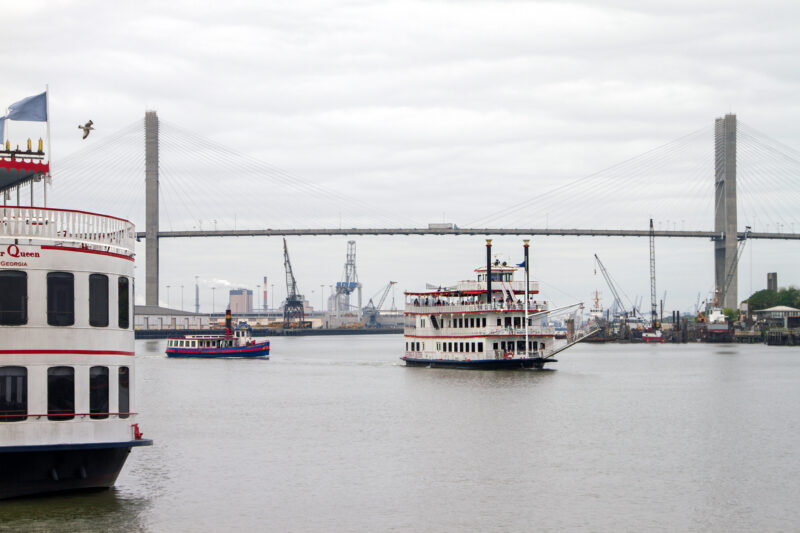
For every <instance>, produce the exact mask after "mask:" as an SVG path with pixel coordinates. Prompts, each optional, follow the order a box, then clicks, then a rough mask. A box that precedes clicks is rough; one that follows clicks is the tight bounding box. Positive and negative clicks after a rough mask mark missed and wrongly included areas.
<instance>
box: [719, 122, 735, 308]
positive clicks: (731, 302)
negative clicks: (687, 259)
mask: <svg viewBox="0 0 800 533" xmlns="http://www.w3.org/2000/svg"><path fill="white" fill-rule="evenodd" d="M714 161H715V163H714V168H715V172H714V174H715V176H714V231H715V232H716V233H717V235H718V237H717V238H716V240H715V241H714V282H715V285H716V288H717V289H718V290H719V291H723V290H724V286H725V278H726V277H727V274H728V273H729V272H733V278H732V281H731V283H730V288H729V289H728V291H727V292H726V293H725V299H724V301H723V302H721V303H722V305H723V307H730V308H733V309H736V308H737V307H738V306H739V294H738V286H739V274H738V265H737V260H736V259H737V258H736V255H737V250H736V248H737V244H738V240H737V226H736V115H732V114H727V115H725V117H724V118H718V119H716V121H715V124H714Z"/></svg>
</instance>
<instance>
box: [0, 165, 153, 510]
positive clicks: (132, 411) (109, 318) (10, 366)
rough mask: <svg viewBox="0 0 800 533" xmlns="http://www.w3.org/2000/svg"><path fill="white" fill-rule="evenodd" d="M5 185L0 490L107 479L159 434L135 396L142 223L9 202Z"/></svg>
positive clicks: (58, 487) (0, 209) (0, 229)
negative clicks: (140, 415) (147, 429)
mask: <svg viewBox="0 0 800 533" xmlns="http://www.w3.org/2000/svg"><path fill="white" fill-rule="evenodd" d="M12 159H13V158H12ZM0 160H2V156H1V155H0ZM2 185H3V183H0V194H2V195H3V196H4V202H3V203H4V205H3V206H0V339H2V343H0V498H9V497H16V496H23V495H29V494H38V493H45V492H54V491H62V490H73V489H86V488H101V487H110V486H112V485H113V484H114V482H115V480H116V478H117V475H118V474H119V472H120V470H121V469H122V466H123V464H124V463H125V460H126V458H127V456H128V454H129V452H130V450H131V448H133V447H136V446H147V445H150V444H152V441H151V440H148V439H144V438H142V432H141V431H140V429H139V425H138V423H137V414H136V407H135V405H136V395H135V392H134V383H135V371H134V334H133V275H134V243H135V241H136V233H135V231H134V226H133V224H132V223H131V222H128V221H127V220H122V219H119V218H115V217H112V216H106V215H98V214H94V213H88V212H83V211H73V210H68V209H48V208H44V207H20V206H17V205H15V206H7V205H5V203H6V201H5V200H7V199H8V198H9V196H8V195H5V193H4V192H2V188H3V187H2ZM6 185H7V188H8V187H10V186H13V185H11V184H10V182H7V183H6ZM17 198H19V196H17Z"/></svg>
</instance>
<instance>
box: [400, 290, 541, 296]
mask: <svg viewBox="0 0 800 533" xmlns="http://www.w3.org/2000/svg"><path fill="white" fill-rule="evenodd" d="M502 292H503V291H502V290H500V289H494V288H492V294H494V293H502ZM508 292H513V293H514V294H525V290H524V289H519V290H517V289H513V290H509V291H508ZM403 294H405V295H406V296H450V297H458V296H478V295H481V294H486V289H482V290H475V291H471V290H466V291H444V290H442V291H437V290H430V291H426V292H404V293H403ZM528 294H539V290H538V289H537V290H535V291H528Z"/></svg>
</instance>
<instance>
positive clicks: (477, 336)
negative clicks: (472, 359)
mask: <svg viewBox="0 0 800 533" xmlns="http://www.w3.org/2000/svg"><path fill="white" fill-rule="evenodd" d="M403 336H404V337H409V338H411V339H442V340H447V339H483V338H486V337H524V336H525V334H524V333H518V334H516V335H510V334H504V335H446V336H443V335H403ZM528 337H555V335H543V334H533V333H529V334H528Z"/></svg>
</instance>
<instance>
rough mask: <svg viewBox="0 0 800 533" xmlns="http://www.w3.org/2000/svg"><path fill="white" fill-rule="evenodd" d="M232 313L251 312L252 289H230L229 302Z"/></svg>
mask: <svg viewBox="0 0 800 533" xmlns="http://www.w3.org/2000/svg"><path fill="white" fill-rule="evenodd" d="M228 305H230V309H231V313H233V314H234V315H236V314H241V313H252V312H253V291H251V290H250V289H233V290H231V291H230V300H229V304H228Z"/></svg>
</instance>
